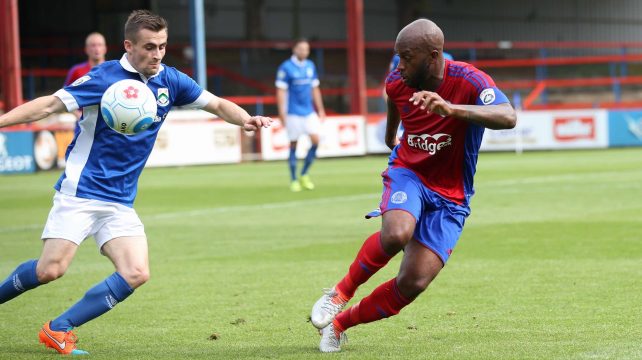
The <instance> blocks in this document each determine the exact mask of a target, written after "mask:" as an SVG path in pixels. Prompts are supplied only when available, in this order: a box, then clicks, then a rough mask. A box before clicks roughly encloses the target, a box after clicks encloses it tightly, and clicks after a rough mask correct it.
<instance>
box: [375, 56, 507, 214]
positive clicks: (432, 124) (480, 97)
mask: <svg viewBox="0 0 642 360" xmlns="http://www.w3.org/2000/svg"><path fill="white" fill-rule="evenodd" d="M417 91H419V89H415V88H411V87H409V86H407V85H406V84H405V83H404V82H403V80H402V78H401V75H400V73H399V71H398V70H394V71H392V72H391V73H390V74H389V75H388V78H387V79H386V92H387V94H388V97H389V99H390V101H393V102H394V104H395V105H396V107H397V110H398V111H399V115H400V116H401V123H402V125H403V127H404V129H405V130H404V134H403V136H402V138H401V139H400V144H399V145H397V146H396V147H395V149H394V150H393V152H392V154H391V155H390V160H389V165H390V166H392V167H403V168H407V169H409V170H412V171H413V172H414V173H415V174H417V176H418V177H419V178H420V179H421V181H422V183H423V184H424V185H426V187H428V188H429V189H431V190H433V191H435V192H436V193H438V194H439V195H441V196H443V197H444V198H446V199H448V200H450V201H453V202H455V203H457V204H463V205H468V203H469V201H470V197H471V196H472V195H473V194H474V192H475V191H474V189H473V176H474V175H475V169H476V166H477V155H478V153H479V147H480V145H481V141H482V136H483V135H484V127H483V126H479V125H475V124H472V123H469V122H467V121H464V120H461V119H456V118H454V117H450V116H446V117H443V116H441V115H438V114H434V113H427V112H426V110H422V109H421V108H420V107H419V106H415V105H413V104H412V103H411V102H410V101H408V100H409V99H410V98H411V97H412V94H413V93H415V92H417ZM435 92H436V93H437V94H439V96H441V97H442V98H443V99H444V100H446V101H447V102H450V103H451V104H462V105H482V106H483V105H497V104H502V103H507V102H508V98H507V97H506V95H504V93H502V92H501V91H500V90H499V89H498V88H497V87H496V85H495V82H494V81H493V79H491V77H490V76H488V75H487V74H485V73H484V72H482V71H480V70H478V69H477V68H475V67H474V66H472V65H470V64H467V63H464V62H459V61H450V60H446V65H445V67H444V75H443V81H442V83H441V85H440V86H439V88H437V90H435Z"/></svg>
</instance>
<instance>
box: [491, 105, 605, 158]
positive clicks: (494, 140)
mask: <svg viewBox="0 0 642 360" xmlns="http://www.w3.org/2000/svg"><path fill="white" fill-rule="evenodd" d="M608 138H609V134H608V117H607V111H606V110H556V111H518V112H517V126H516V127H515V128H514V129H510V130H489V129H486V131H485V132H484V138H483V140H482V144H481V150H482V151H484V150H489V151H496V150H518V151H521V150H555V149H588V148H605V147H607V146H608Z"/></svg>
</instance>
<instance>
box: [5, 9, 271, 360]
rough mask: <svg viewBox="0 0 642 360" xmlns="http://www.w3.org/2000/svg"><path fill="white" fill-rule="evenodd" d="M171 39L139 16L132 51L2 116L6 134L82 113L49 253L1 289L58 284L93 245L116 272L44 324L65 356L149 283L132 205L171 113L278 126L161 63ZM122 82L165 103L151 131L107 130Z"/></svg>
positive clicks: (129, 30) (133, 21)
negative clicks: (110, 94) (90, 240)
mask: <svg viewBox="0 0 642 360" xmlns="http://www.w3.org/2000/svg"><path fill="white" fill-rule="evenodd" d="M167 35H168V28H167V22H166V21H165V19H163V18H162V17H160V16H158V15H156V14H153V13H151V12H149V11H146V10H135V11H133V12H132V13H131V14H130V16H129V18H128V19H127V22H126V24H125V40H124V47H125V50H126V53H125V54H124V55H123V56H122V58H121V59H120V60H114V61H107V62H105V63H103V64H101V65H98V66H96V67H95V68H93V69H92V70H91V71H90V72H89V73H88V74H86V75H84V76H83V77H81V78H80V79H78V80H76V81H75V82H74V83H73V84H72V85H71V86H67V87H65V88H63V89H61V90H58V91H57V92H56V93H54V94H53V95H50V96H43V97H40V98H37V99H35V100H33V101H30V102H28V103H26V104H23V105H21V106H19V107H16V108H15V109H13V110H11V111H9V112H8V113H6V114H4V115H2V116H0V127H4V126H10V125H15V124H21V123H27V122H32V121H36V120H40V119H42V118H44V117H46V116H47V115H49V114H52V113H58V112H64V111H73V110H76V109H78V108H83V117H82V119H81V120H80V124H79V125H80V132H78V133H76V136H75V137H74V140H73V141H72V142H71V144H70V145H69V147H68V149H67V156H66V157H67V159H66V160H67V165H66V169H65V171H64V172H63V174H62V176H61V177H60V179H59V180H58V183H56V185H55V186H54V187H55V189H56V192H55V195H54V198H53V207H52V209H51V212H50V213H49V217H48V219H47V223H46V225H45V228H44V231H43V234H42V239H43V249H42V255H41V256H40V258H39V259H37V260H35V259H34V260H28V261H25V262H24V263H22V264H20V265H19V266H18V267H17V268H16V269H15V270H14V271H13V272H12V273H11V274H10V275H9V277H7V279H6V280H4V281H3V282H2V283H0V304H2V303H4V302H7V301H9V300H11V299H13V298H15V297H16V296H19V295H21V294H23V293H24V292H26V291H27V290H31V289H33V288H35V287H38V286H40V285H43V284H46V283H49V282H51V281H53V280H56V279H58V278H60V277H61V276H63V275H64V273H65V272H66V270H67V268H68V266H69V264H70V263H71V261H72V259H73V258H74V255H75V254H76V250H77V249H78V246H79V245H80V243H82V241H83V240H85V238H87V237H89V236H93V237H94V239H95V241H96V244H97V246H98V248H99V250H100V252H101V253H102V254H103V255H105V256H107V257H108V258H109V260H111V261H112V263H113V264H114V267H115V269H116V271H115V272H114V273H113V274H111V275H110V276H108V277H107V278H106V279H105V280H104V281H102V282H100V283H98V284H96V285H95V286H94V287H92V288H91V289H89V291H87V293H86V294H85V295H84V297H83V298H82V299H80V301H78V302H77V303H76V304H75V305H73V306H71V307H70V308H69V309H67V310H66V311H65V312H64V313H62V314H61V315H60V316H58V317H56V318H54V319H53V320H51V321H47V322H46V323H45V324H44V325H43V326H42V329H41V330H40V333H39V338H40V341H41V342H43V343H44V344H45V345H46V346H47V347H51V348H54V349H56V350H57V351H58V352H59V353H61V354H84V353H86V352H84V351H82V350H79V349H78V348H77V346H76V339H77V338H76V336H75V334H74V333H73V331H72V329H73V328H75V327H78V326H81V325H82V324H84V323H86V322H88V321H90V320H92V319H94V318H96V317H98V316H100V315H102V314H104V313H105V312H107V311H109V310H111V309H112V308H113V307H114V306H116V304H118V303H119V302H122V301H124V300H125V299H127V297H128V296H130V295H131V294H132V293H133V292H134V289H136V288H138V287H139V286H141V285H143V284H144V283H145V282H147V280H148V279H149V273H150V272H149V262H148V251H147V237H146V235H145V229H144V227H143V224H142V223H141V221H140V219H139V217H138V215H137V214H136V211H135V210H134V208H133V204H134V199H135V197H136V191H137V184H138V177H139V175H140V173H141V172H142V170H143V167H144V165H145V162H146V161H147V158H148V157H149V155H150V153H151V151H152V148H153V146H154V141H155V139H156V136H157V134H158V130H159V129H160V126H161V125H162V123H163V121H164V119H165V117H166V115H167V113H168V112H169V110H170V109H171V108H172V106H185V107H188V108H198V109H203V110H205V111H208V112H210V113H212V114H215V115H217V116H219V117H221V118H223V119H224V120H225V121H227V122H229V123H232V124H235V125H238V126H240V127H242V128H243V129H244V130H246V131H255V130H258V129H259V128H261V127H268V126H269V125H270V123H271V121H272V120H271V119H270V118H266V117H262V116H250V115H248V113H247V112H246V111H245V110H243V109H242V108H240V107H239V106H237V105H236V104H234V103H232V102H230V101H227V100H224V99H222V98H219V97H216V96H214V95H213V94H211V93H210V92H208V91H207V90H204V89H202V88H201V87H200V86H198V84H196V82H194V80H192V79H191V78H189V77H188V76H187V75H185V74H183V73H182V72H180V71H178V70H176V69H175V68H172V67H168V66H166V65H164V64H162V63H161V60H162V59H163V56H164V55H165V51H166V48H167ZM123 79H134V80H138V81H141V82H143V83H145V84H146V85H147V86H148V87H149V88H150V89H151V90H152V92H153V93H154V94H155V95H156V99H157V105H158V112H157V114H156V121H155V122H154V123H153V124H152V125H151V126H150V127H149V129H148V130H146V131H143V132H141V133H138V134H135V135H131V136H126V135H122V134H120V133H118V132H116V131H114V130H112V129H111V128H109V127H108V126H107V124H106V123H105V121H103V119H102V115H101V112H100V110H99V105H100V99H101V97H102V95H103V93H104V92H105V90H107V88H108V87H109V86H110V85H111V84H113V83H115V82H117V81H119V80H123Z"/></svg>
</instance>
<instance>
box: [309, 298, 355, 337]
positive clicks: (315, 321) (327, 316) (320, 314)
mask: <svg viewBox="0 0 642 360" xmlns="http://www.w3.org/2000/svg"><path fill="white" fill-rule="evenodd" d="M323 292H324V294H323V296H321V298H320V299H319V300H317V302H315V303H314V306H312V313H311V314H310V321H311V322H312V325H314V327H315V328H317V329H324V328H325V327H327V326H328V325H329V324H330V323H331V322H332V320H334V317H335V316H337V314H339V313H340V312H341V310H342V309H343V308H344V307H345V306H346V304H347V303H348V302H347V301H345V300H343V299H342V298H341V296H339V294H338V293H337V291H336V290H335V289H334V288H332V289H324V290H323Z"/></svg>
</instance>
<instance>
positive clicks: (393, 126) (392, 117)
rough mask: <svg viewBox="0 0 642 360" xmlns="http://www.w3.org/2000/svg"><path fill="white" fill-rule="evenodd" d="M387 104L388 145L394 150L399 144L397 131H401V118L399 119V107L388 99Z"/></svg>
mask: <svg viewBox="0 0 642 360" xmlns="http://www.w3.org/2000/svg"><path fill="white" fill-rule="evenodd" d="M386 104H388V120H387V122H386V138H385V140H386V145H388V147H389V148H390V149H391V150H392V149H394V147H395V146H397V144H399V139H397V129H399V122H400V121H401V118H400V117H399V111H398V110H397V106H396V105H395V104H394V103H393V102H392V101H391V100H390V98H388V99H386Z"/></svg>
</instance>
